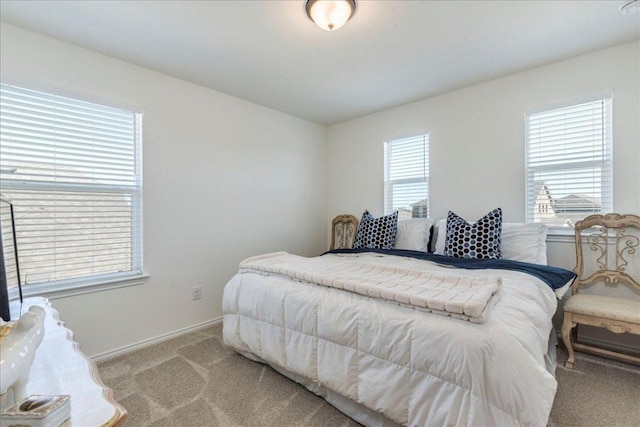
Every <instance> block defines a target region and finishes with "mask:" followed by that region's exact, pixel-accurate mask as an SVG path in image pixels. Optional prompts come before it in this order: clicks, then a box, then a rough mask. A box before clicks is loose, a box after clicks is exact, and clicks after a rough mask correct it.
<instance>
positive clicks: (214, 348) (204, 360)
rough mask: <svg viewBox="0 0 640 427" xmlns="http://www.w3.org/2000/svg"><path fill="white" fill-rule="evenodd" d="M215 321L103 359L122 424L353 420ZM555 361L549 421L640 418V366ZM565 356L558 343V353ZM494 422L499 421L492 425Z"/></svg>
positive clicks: (625, 422)
mask: <svg viewBox="0 0 640 427" xmlns="http://www.w3.org/2000/svg"><path fill="white" fill-rule="evenodd" d="M221 332H222V325H221V324H218V325H216V326H212V327H210V328H207V329H202V330H199V331H197V332H193V333H190V334H187V335H183V336H181V337H178V338H174V339H171V340H168V341H165V342H163V343H160V344H156V345H153V346H150V347H147V348H144V349H142V350H138V351H135V352H132V353H129V354H126V355H123V356H119V357H116V358H113V359H110V360H106V361H103V362H100V363H99V364H98V368H99V370H100V374H101V376H102V379H103V381H104V382H105V384H106V385H108V386H109V387H111V388H112V389H113V390H114V391H115V395H116V399H117V400H118V401H119V402H120V403H121V404H122V405H123V406H124V407H125V408H126V409H127V411H128V412H129V415H128V418H127V421H126V422H125V424H124V425H125V427H137V426H140V427H143V426H144V427H147V426H154V427H160V426H167V427H169V426H170V427H180V426H184V427H197V426H261V427H262V426H265V427H266V426H274V427H275V426H319V427H320V426H327V427H329V426H330V427H334V426H343V427H348V426H358V425H359V424H357V423H356V422H354V421H353V420H351V419H349V418H348V417H346V416H345V415H343V414H342V413H340V412H339V411H337V410H336V409H335V408H333V407H332V406H331V405H329V404H328V403H326V402H325V401H324V400H323V399H321V398H319V397H317V396H315V395H314V394H312V393H311V392H309V391H307V390H306V389H305V388H304V387H302V386H300V385H298V384H296V383H295V382H293V381H290V380H289V379H287V378H285V377H283V376H282V375H280V374H278V373H276V372H275V371H274V370H273V369H271V368H269V367H266V366H264V365H262V364H259V363H255V362H251V361H249V360H247V359H246V358H244V357H242V356H240V355H238V354H236V353H235V352H233V351H231V350H229V349H227V348H225V347H224V345H223V344H222V341H221ZM577 357H578V358H577V361H576V366H575V368H574V370H573V371H569V370H566V369H564V368H563V367H561V366H560V365H559V367H558V369H557V372H556V375H557V378H558V383H559V386H558V393H557V395H556V400H555V403H554V406H553V410H552V412H551V420H550V422H549V426H550V427H564V426H567V427H569V426H580V427H589V426H594V427H596V426H597V427H601V426H607V427H626V426H629V427H631V426H634V427H636V426H638V425H640V424H639V420H640V368H638V367H634V366H632V365H626V364H620V363H612V362H609V361H607V360H604V359H600V358H598V357H595V356H589V355H585V354H582V353H579V354H578V356H577ZM565 358H566V355H565V353H564V351H563V349H562V348H560V349H559V355H558V359H559V361H563V360H564V359H565ZM496 427H499V426H496Z"/></svg>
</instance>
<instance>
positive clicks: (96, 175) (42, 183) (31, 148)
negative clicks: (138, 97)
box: [0, 83, 142, 287]
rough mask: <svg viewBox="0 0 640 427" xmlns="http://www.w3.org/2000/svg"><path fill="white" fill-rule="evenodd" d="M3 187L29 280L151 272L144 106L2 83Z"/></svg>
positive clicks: (0, 184) (74, 279)
mask: <svg viewBox="0 0 640 427" xmlns="http://www.w3.org/2000/svg"><path fill="white" fill-rule="evenodd" d="M1 89H2V90H1V92H0V95H1V102H2V109H1V110H0V122H1V123H0V191H1V193H2V196H4V197H5V198H7V199H9V200H10V201H11V202H12V203H13V205H14V214H15V223H16V234H17V243H18V255H19V258H20V272H21V278H22V282H23V284H24V285H27V286H32V285H36V284H44V285H45V286H47V287H49V286H50V285H56V286H57V285H59V284H65V283H69V284H74V283H76V284H82V283H84V284H87V283H89V282H96V281H101V280H110V279H117V278H120V277H127V276H132V275H138V274H141V273H142V250H141V249H142V228H141V227H142V223H141V202H142V182H141V177H142V171H141V160H140V150H141V114H140V113H137V112H134V111H128V110H124V109H120V108H114V107H110V106H106V105H100V104H96V103H92V102H86V101H83V100H78V99H74V98H69V97H65V96H59V95H55V94H51V93H46V92H42V91H39V90H32V89H28V88H23V87H18V86H14V85H9V84H4V83H3V84H2V86H1Z"/></svg>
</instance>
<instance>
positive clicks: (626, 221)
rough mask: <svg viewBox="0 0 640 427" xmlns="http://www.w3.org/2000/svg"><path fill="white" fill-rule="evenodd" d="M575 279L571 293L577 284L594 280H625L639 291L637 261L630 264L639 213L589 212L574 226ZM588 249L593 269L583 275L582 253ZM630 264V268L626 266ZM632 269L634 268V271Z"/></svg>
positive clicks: (639, 232) (634, 252)
mask: <svg viewBox="0 0 640 427" xmlns="http://www.w3.org/2000/svg"><path fill="white" fill-rule="evenodd" d="M575 236H576V268H574V269H573V271H574V273H576V274H577V276H578V277H577V278H576V280H575V281H574V283H573V291H572V292H573V293H574V294H575V293H577V292H578V287H579V286H580V285H588V284H591V283H594V282H599V281H600V282H601V281H604V282H605V283H625V284H627V285H629V286H631V287H636V288H637V289H638V290H640V281H639V280H640V277H639V274H638V268H640V267H639V265H640V263H638V260H637V259H634V260H635V261H636V263H634V264H630V262H631V260H632V258H638V257H637V256H636V257H634V255H638V252H640V248H639V246H640V237H639V236H640V216H638V215H631V214H628V215H619V214H615V213H610V214H606V215H590V216H588V217H586V218H585V219H583V220H582V221H578V222H577V223H576V225H575ZM583 246H584V247H586V248H588V249H589V250H590V252H591V253H592V256H593V257H594V258H595V271H593V272H590V273H588V274H585V254H584V251H583ZM630 267H633V268H630ZM634 270H635V271H634Z"/></svg>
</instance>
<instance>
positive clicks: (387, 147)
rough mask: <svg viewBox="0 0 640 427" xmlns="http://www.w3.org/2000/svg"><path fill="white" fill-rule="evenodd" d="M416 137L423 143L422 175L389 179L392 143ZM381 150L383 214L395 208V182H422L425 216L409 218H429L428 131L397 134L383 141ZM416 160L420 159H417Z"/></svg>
mask: <svg viewBox="0 0 640 427" xmlns="http://www.w3.org/2000/svg"><path fill="white" fill-rule="evenodd" d="M418 138H422V140H423V144H424V145H425V147H424V150H423V151H422V162H423V175H422V177H418V176H415V177H408V178H400V179H390V178H389V175H390V167H391V164H390V162H391V146H392V144H393V143H394V142H395V143H399V142H403V141H410V140H415V139H418ZM383 147H384V148H383V152H384V168H383V171H384V175H383V184H384V191H383V204H384V206H383V212H384V214H385V215H388V214H391V213H393V212H394V211H395V210H397V209H394V208H393V187H394V185H396V184H413V183H416V184H419V183H424V184H425V186H426V197H425V198H426V199H427V206H426V211H427V213H426V216H419V217H413V215H412V217H411V218H430V215H431V198H430V189H431V186H430V180H429V179H430V176H431V173H430V169H429V160H430V133H429V132H428V131H424V132H419V133H414V134H409V135H403V136H397V137H394V138H389V139H387V140H386V141H384V145H383ZM418 161H420V160H419V159H418ZM419 201H420V200H417V201H416V202H415V203H417V202H419ZM398 219H402V218H400V217H399V218H398Z"/></svg>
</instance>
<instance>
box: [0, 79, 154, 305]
mask: <svg viewBox="0 0 640 427" xmlns="http://www.w3.org/2000/svg"><path fill="white" fill-rule="evenodd" d="M0 82H1V83H2V85H8V86H13V87H17V88H20V89H24V90H28V91H29V90H32V91H38V92H43V93H45V94H47V95H50V96H60V97H64V98H70V99H71V100H73V101H77V102H83V103H91V104H96V105H98V106H101V107H107V108H115V109H119V110H123V111H126V112H127V113H131V114H132V115H133V118H134V120H135V125H134V131H133V143H134V145H133V150H132V152H133V163H134V165H135V167H134V169H135V184H133V185H118V184H98V185H96V184H86V183H84V184H82V183H69V182H67V183H55V184H53V183H46V182H34V183H29V182H28V180H22V181H19V180H13V181H12V180H6V179H0V188H2V189H5V190H9V191H10V190H14V191H15V190H18V191H20V190H23V191H24V190H38V189H39V190H46V189H49V190H51V189H53V188H54V187H56V186H58V187H59V188H61V189H64V190H68V191H69V192H70V193H69V194H72V193H73V192H83V191H84V192H85V193H86V192H90V191H91V188H92V187H93V188H99V190H98V193H100V192H102V193H113V194H130V195H131V215H130V218H131V232H130V234H129V236H130V238H131V256H130V262H131V270H129V271H123V272H112V273H103V274H97V275H87V276H82V277H74V278H68V279H60V280H52V281H47V282H40V283H31V284H25V283H22V284H21V285H22V293H23V295H24V296H25V297H28V296H36V295H37V296H46V297H48V298H51V299H56V298H63V297H68V296H73V295H81V294H86V293H92V292H100V291H104V290H108V289H117V288H122V287H128V286H135V285H141V284H143V283H145V281H146V279H147V278H148V277H149V274H147V273H146V272H145V270H144V252H143V248H144V238H143V215H142V209H143V181H142V180H143V168H142V146H143V131H142V123H143V111H142V108H140V107H135V106H131V105H125V104H121V103H115V102H112V101H108V100H105V99H100V98H97V97H94V96H88V95H86V94H82V93H78V92H74V91H70V90H65V89H61V88H59V87H52V86H48V85H42V84H39V83H35V82H33V81H28V80H24V79H19V78H15V77H10V76H6V75H2V76H1V77H0ZM19 249H20V248H19V247H18V255H19V256H20V254H19ZM22 269H24V267H23V268H21V270H22ZM8 291H9V299H10V300H14V299H17V298H18V293H19V292H18V288H17V287H13V288H10V289H9V290H8Z"/></svg>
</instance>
